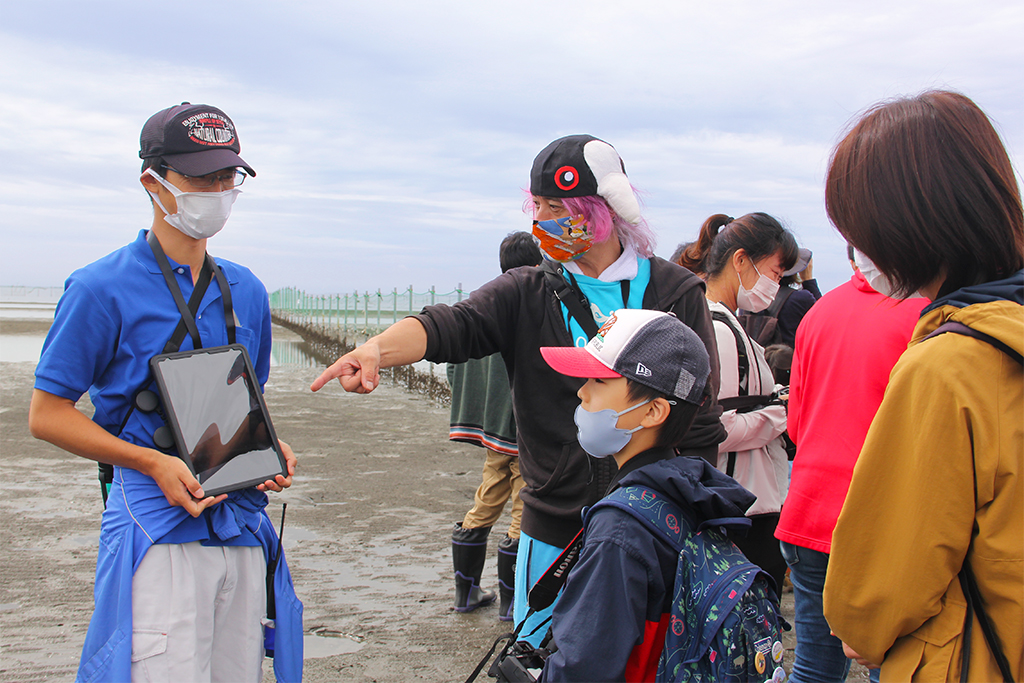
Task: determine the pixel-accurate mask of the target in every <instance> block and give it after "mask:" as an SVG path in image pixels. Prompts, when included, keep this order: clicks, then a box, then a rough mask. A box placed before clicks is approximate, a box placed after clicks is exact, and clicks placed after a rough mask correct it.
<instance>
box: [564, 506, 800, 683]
mask: <svg viewBox="0 0 1024 683" xmlns="http://www.w3.org/2000/svg"><path fill="white" fill-rule="evenodd" d="M601 507H616V508H619V509H620V510H624V511H625V512H628V513H629V514H631V515H633V516H634V517H636V518H637V519H638V520H640V522H641V523H643V524H644V526H646V527H647V528H648V529H649V530H650V531H651V533H653V534H654V535H655V536H659V537H661V538H662V539H664V540H666V541H667V542H668V544H669V545H670V546H671V547H673V548H675V549H676V550H678V551H679V560H678V562H677V564H676V579H675V586H674V589H673V598H672V612H671V616H670V621H669V628H668V631H667V633H666V634H665V645H664V650H663V651H662V653H661V659H660V661H659V662H658V674H657V679H656V680H658V681H673V682H675V681H679V682H683V681H692V682H694V683H701V682H703V681H716V682H717V681H773V682H775V683H781V682H782V681H784V680H785V678H786V673H785V671H784V670H783V669H782V656H783V652H784V647H783V645H782V632H781V629H782V628H785V629H786V630H789V628H790V627H789V624H788V623H786V621H785V619H783V618H782V616H781V615H780V613H779V599H778V597H776V594H775V589H774V588H773V585H774V581H772V579H771V577H770V576H769V575H768V574H766V573H765V572H764V571H762V570H761V568H760V567H758V566H756V565H754V564H752V563H751V562H750V561H749V560H748V559H747V558H746V557H745V556H744V555H743V553H742V552H740V550H739V548H737V547H736V545H735V544H733V542H732V541H730V540H729V539H728V538H726V536H725V534H724V533H723V532H722V531H721V530H720V527H722V526H732V525H735V524H736V523H737V522H740V523H742V524H746V520H745V519H744V518H728V519H715V520H707V521H704V522H703V523H702V524H700V526H697V525H696V524H694V521H693V519H692V517H691V516H690V515H689V514H687V513H685V512H684V511H683V510H682V509H680V508H679V507H678V506H677V505H675V504H674V503H673V502H672V501H670V500H668V498H667V497H666V496H664V495H663V494H661V493H658V492H656V491H653V490H651V489H648V488H646V487H643V486H627V487H624V488H620V489H616V490H615V491H613V492H612V493H611V494H609V495H608V496H606V497H605V498H603V499H602V500H601V501H599V502H598V503H597V504H595V505H594V506H593V507H592V508H590V511H589V512H588V513H587V517H588V518H589V517H590V515H591V514H593V512H594V510H596V509H599V508H601ZM741 520H742V522H741ZM585 524H586V522H584V525H585Z"/></svg>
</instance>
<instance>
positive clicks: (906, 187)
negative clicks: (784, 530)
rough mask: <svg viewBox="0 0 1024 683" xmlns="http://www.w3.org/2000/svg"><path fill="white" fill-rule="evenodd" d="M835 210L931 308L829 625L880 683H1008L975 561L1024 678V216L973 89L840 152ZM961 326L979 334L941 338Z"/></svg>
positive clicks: (871, 132) (893, 390)
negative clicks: (971, 583) (988, 626)
mask: <svg viewBox="0 0 1024 683" xmlns="http://www.w3.org/2000/svg"><path fill="white" fill-rule="evenodd" d="M826 207H827V210H828V214H829V217H830V219H831V220H832V222H833V223H834V224H835V225H836V227H837V228H838V229H839V231H840V232H841V233H842V234H843V236H844V237H846V239H847V240H848V241H849V242H850V243H851V244H852V245H853V246H854V247H856V248H857V249H858V250H860V251H861V252H863V253H864V254H865V255H866V256H867V257H868V258H870V259H871V260H872V261H873V262H874V263H875V265H876V266H877V268H878V271H880V273H878V274H877V276H876V277H875V278H874V281H872V282H871V285H872V286H873V287H874V288H875V289H876V290H878V291H879V292H881V293H883V294H888V295H890V296H897V297H900V298H905V297H908V296H910V295H912V294H914V293H916V292H919V293H920V294H921V295H923V296H925V297H927V298H928V299H931V300H932V301H933V303H932V304H931V305H930V306H928V307H926V308H925V309H924V311H923V312H922V314H921V318H920V320H919V322H918V324H917V327H916V329H915V331H914V335H913V338H912V340H911V342H910V346H909V348H908V350H907V351H906V352H905V353H904V354H903V356H902V357H901V359H900V360H899V362H898V363H897V364H896V367H895V368H894V369H893V372H892V376H891V379H890V382H889V387H888V389H887V390H886V393H885V398H884V400H883V402H882V405H881V407H880V408H879V410H878V413H877V415H876V416H875V419H874V421H873V422H872V425H871V429H870V431H869V432H868V436H867V440H866V441H865V443H864V447H863V450H862V452H861V455H860V458H859V459H858V461H857V465H856V468H855V469H854V473H853V480H852V482H851V485H850V491H849V494H848V496H847V498H846V502H845V504H844V506H843V510H842V513H841V514H840V516H839V522H838V524H837V525H836V528H835V531H834V532H833V536H832V554H831V557H830V559H829V567H828V575H827V579H826V582H825V594H824V597H825V617H826V618H827V620H828V623H829V625H830V627H831V628H832V630H833V631H834V632H835V634H836V635H837V636H838V637H839V638H840V639H841V640H842V641H843V642H844V644H845V646H846V648H847V654H848V655H850V656H852V657H854V658H857V659H858V660H859V661H861V662H862V663H866V664H869V665H881V668H882V670H881V680H882V681H887V680H891V681H909V680H927V681H942V680H946V681H953V680H960V672H961V668H962V667H963V666H964V664H965V661H967V662H969V666H968V672H969V673H968V676H967V680H975V681H995V680H1003V676H1004V674H1002V673H1001V672H1000V668H999V667H998V665H997V655H996V654H994V652H993V647H992V646H991V645H990V644H989V643H988V642H987V638H986V637H985V635H984V634H983V632H982V629H981V627H980V622H979V619H978V615H977V612H976V611H975V612H974V613H973V614H972V616H971V618H969V619H967V618H966V617H967V614H968V608H967V601H966V600H965V593H964V590H963V589H962V587H961V580H960V578H959V575H960V573H961V569H962V568H963V567H964V566H967V567H969V568H970V570H972V572H973V575H974V577H975V579H976V583H977V585H978V589H979V592H980V607H981V609H982V610H983V611H984V613H985V614H987V615H988V618H989V620H990V621H991V623H992V624H993V626H994V630H995V632H996V634H997V637H998V639H999V641H1000V642H999V643H998V644H997V646H996V648H997V649H999V650H1001V652H1002V655H1003V656H1004V657H1005V663H1006V665H1007V668H1008V669H1009V672H1008V673H1009V675H1010V676H1011V677H1012V679H1013V680H1021V678H1022V677H1024V372H1022V367H1021V365H1020V354H1021V352H1022V351H1024V270H1021V269H1022V267H1024V215H1022V210H1021V198H1020V191H1019V189H1018V186H1017V181H1016V179H1015V177H1014V173H1013V168H1012V165H1011V163H1010V160H1009V157H1008V156H1007V154H1006V151H1005V149H1004V147H1003V145H1002V143H1001V141H1000V139H999V136H998V134H997V133H996V131H995V129H994V128H993V127H992V124H991V122H990V121H989V120H988V118H987V117H986V116H985V114H984V113H983V112H982V111H981V110H980V109H979V108H978V107H977V105H975V104H974V102H972V101H971V100H970V99H968V98H967V97H964V96H963V95H960V94H957V93H951V92H941V91H931V92H926V93H923V94H921V95H919V96H917V97H913V98H905V99H899V100H895V101H891V102H887V103H883V104H881V105H878V106H876V107H874V108H872V109H871V110H869V111H868V112H867V114H865V115H864V116H863V117H862V118H861V119H860V120H859V121H858V122H857V123H856V125H855V126H854V127H853V129H852V130H851V131H850V132H849V134H847V136H846V137H845V138H844V139H843V141H842V142H840V143H839V145H838V146H837V147H836V149H835V151H834V153H833V157H832V162H831V164H830V168H829V173H828V179H827V182H826ZM950 322H955V323H960V325H962V326H966V327H967V328H970V329H965V328H963V327H959V328H957V329H954V330H952V331H950V332H946V331H945V330H943V332H942V333H940V334H937V335H935V336H932V337H929V335H932V334H933V333H934V332H936V330H938V329H939V327H940V326H942V325H944V324H947V323H950ZM864 333H865V334H870V330H865V331H864ZM968 334H974V335H975V336H973V337H972V336H968ZM978 335H980V336H978ZM977 609H978V605H977V604H976V605H975V610H977ZM968 633H969V634H970V637H969V642H970V645H969V647H966V648H965V647H964V643H965V642H966V641H967V640H968V638H967V634H968ZM965 650H966V654H968V655H969V659H968V660H965V658H964V655H965Z"/></svg>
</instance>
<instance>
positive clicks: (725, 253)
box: [679, 213, 798, 588]
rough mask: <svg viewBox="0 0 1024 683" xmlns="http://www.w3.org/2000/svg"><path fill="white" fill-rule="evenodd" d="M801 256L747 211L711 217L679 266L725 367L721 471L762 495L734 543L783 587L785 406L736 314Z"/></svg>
mask: <svg viewBox="0 0 1024 683" xmlns="http://www.w3.org/2000/svg"><path fill="white" fill-rule="evenodd" d="M797 255H798V249H797V244H796V240H795V239H794V238H793V235H792V234H791V233H790V232H789V231H788V230H786V229H785V228H783V227H782V226H781V225H780V224H779V222H778V221H777V220H775V219H774V218H772V217H771V216H769V215H768V214H765V213H749V214H747V215H745V216H741V217H740V218H736V219H733V218H730V217H729V216H726V215H724V214H715V215H714V216H711V217H710V218H708V219H707V220H706V221H704V225H703V226H701V229H700V235H699V236H698V237H697V240H696V241H694V242H693V243H691V244H690V245H689V246H688V247H686V248H685V249H684V250H683V253H682V255H681V256H680V257H679V264H680V265H682V266H683V267H685V268H688V269H690V270H692V271H693V272H695V273H700V274H701V276H702V277H703V278H704V279H705V281H706V283H707V298H708V304H709V308H710V309H711V316H712V318H713V320H714V327H715V337H716V340H717V344H718V356H719V362H720V365H721V387H720V389H719V392H718V400H719V403H721V404H722V408H723V409H724V412H723V413H722V425H723V426H724V427H725V430H726V432H727V434H728V436H727V437H726V440H725V441H724V442H722V443H721V444H719V446H718V469H720V470H722V471H723V472H725V473H726V474H728V475H729V476H731V477H733V478H734V479H736V481H738V482H739V483H740V484H742V485H743V487H744V488H746V489H747V490H748V491H750V492H752V493H753V494H754V495H756V496H757V500H756V501H755V502H754V504H753V505H752V506H751V507H750V509H749V510H747V516H748V517H750V518H751V522H752V527H751V530H750V533H749V534H748V535H747V536H746V538H741V539H738V540H737V545H738V546H739V547H740V549H741V550H742V551H743V553H744V554H745V555H746V556H747V558H748V559H749V560H750V561H751V562H753V563H754V564H757V565H758V566H760V567H761V568H762V569H764V570H765V571H766V572H768V573H769V574H771V575H772V578H774V579H775V583H776V585H777V586H778V587H780V588H781V586H782V579H783V577H784V576H785V574H786V562H785V560H783V558H782V553H781V551H780V550H779V543H778V541H776V540H775V526H776V524H778V522H779V512H780V511H781V510H782V501H783V500H784V499H785V497H786V489H787V488H788V475H789V467H788V465H789V462H788V458H787V455H786V447H785V443H784V442H783V439H782V433H783V432H784V431H785V430H786V408H785V406H784V405H781V404H780V403H779V401H778V400H775V399H773V398H772V395H773V392H774V391H775V380H774V378H773V377H772V371H771V368H769V367H768V363H767V361H765V358H764V349H763V348H761V346H759V345H758V344H757V343H756V342H755V341H753V340H752V339H751V338H750V337H749V336H748V335H747V333H746V332H744V330H743V326H742V325H740V323H739V321H738V320H737V319H736V311H737V310H738V309H740V308H742V309H743V310H744V311H750V312H755V313H756V312H758V311H762V310H764V309H765V308H767V307H768V306H769V305H770V304H771V302H772V301H773V300H774V299H775V294H776V293H777V292H778V290H779V281H780V280H781V279H782V275H783V273H785V272H786V271H787V270H788V269H789V268H791V267H792V266H793V264H794V263H796V260H797ZM745 397H752V398H749V399H747V398H745ZM757 397H762V398H761V399H760V400H758V398H757Z"/></svg>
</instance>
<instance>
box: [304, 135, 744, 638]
mask: <svg viewBox="0 0 1024 683" xmlns="http://www.w3.org/2000/svg"><path fill="white" fill-rule="evenodd" d="M530 194H531V200H530V204H531V205H532V207H533V218H534V222H533V235H534V237H535V238H536V239H537V241H538V243H539V245H540V248H541V252H542V253H543V255H544V257H545V263H543V264H542V265H541V266H538V267H523V268H514V269H512V270H510V271H508V272H507V273H503V274H502V275H500V276H499V277H497V278H496V279H494V280H492V281H491V282H489V283H487V284H485V285H484V286H483V287H481V288H480V289H478V290H476V291H475V292H473V293H472V294H471V295H470V296H469V297H468V298H467V299H465V300H464V301H461V302H459V303H457V304H455V305H454V306H444V305H440V306H428V307H426V308H424V309H423V311H422V312H421V313H420V314H419V315H416V316H411V317H409V318H406V319H404V320H401V321H399V322H398V323H396V324H395V325H393V326H391V328H389V329H388V330H386V331H385V332H383V333H382V334H380V335H377V336H376V337H372V338H370V339H369V340H367V342H366V343H365V344H363V345H362V346H360V347H359V348H357V349H355V350H354V351H352V352H350V353H348V354H346V355H345V356H342V357H341V358H340V359H338V361H337V362H335V363H334V364H333V365H331V366H330V367H329V368H327V370H325V371H324V373H323V374H322V375H320V377H318V378H317V379H316V380H315V381H314V382H313V384H312V386H311V387H310V388H311V389H312V390H313V391H317V390H319V389H320V388H321V387H323V386H324V385H325V384H327V383H328V382H329V381H331V380H332V379H338V380H339V382H340V383H341V385H342V387H344V388H345V389H346V390H347V391H354V392H357V393H369V392H371V391H373V390H374V389H375V388H376V386H377V384H378V382H379V377H380V375H379V370H380V368H387V367H393V366H396V365H405V364H408V363H414V362H416V361H418V360H421V359H424V358H426V359H427V360H430V361H432V362H435V363H444V362H448V363H460V362H463V361H465V360H468V359H469V358H481V357H483V356H487V355H490V354H492V353H501V354H502V357H503V358H504V360H505V366H506V369H507V370H508V373H509V379H510V384H511V387H512V402H513V407H514V410H515V416H516V426H517V440H518V447H519V469H520V473H521V474H522V477H523V481H524V486H523V488H522V490H521V492H520V497H521V498H522V501H523V513H522V523H521V536H520V542H519V551H518V556H517V560H516V585H515V606H514V610H513V611H514V618H515V622H516V624H517V625H521V626H522V633H523V634H524V639H525V640H529V641H530V642H532V643H533V644H534V645H537V644H539V642H540V641H541V639H542V638H543V637H544V634H545V630H546V629H543V628H542V627H543V626H544V625H545V624H546V621H547V619H546V617H547V614H549V613H550V609H551V607H550V606H549V607H548V608H547V609H546V610H543V611H542V612H539V613H534V614H532V615H531V616H530V618H529V620H526V617H527V612H528V608H527V595H528V593H529V589H530V587H532V585H533V584H534V583H535V582H536V581H537V580H538V579H539V578H540V576H541V574H542V573H543V572H544V570H546V569H547V568H548V566H549V565H550V564H551V563H552V562H553V561H554V559H555V558H557V557H558V555H559V554H560V553H561V551H562V550H563V549H564V548H565V547H567V546H568V545H569V543H570V542H571V541H572V539H573V538H574V537H575V536H576V535H577V534H578V533H579V532H580V529H581V528H582V520H581V514H580V513H581V511H582V509H583V508H584V507H586V506H589V505H593V504H594V503H596V502H597V501H598V500H600V499H601V498H602V497H603V496H604V495H605V493H606V489H607V488H608V486H609V484H610V483H611V482H612V480H613V477H614V474H615V470H616V467H615V462H614V460H613V459H612V458H606V457H597V456H595V455H593V454H590V453H588V452H587V451H586V450H585V449H584V448H583V447H582V446H581V445H580V444H579V442H578V441H577V438H576V424H575V422H574V421H573V412H574V410H575V409H576V406H577V405H578V403H579V401H578V399H577V397H576V392H577V390H578V389H579V388H580V386H581V385H582V384H583V382H582V380H580V379H577V378H572V377H567V376H565V375H562V374H560V373H558V372H555V371H554V370H553V369H552V368H551V367H550V366H549V365H548V364H547V363H546V362H545V361H544V359H543V357H542V356H541V353H540V348H541V347H542V346H584V345H585V344H586V343H587V341H588V340H589V339H590V338H591V337H593V336H594V335H595V334H596V333H597V330H598V328H599V327H600V326H601V325H602V324H604V322H605V321H606V320H608V318H609V317H610V316H611V314H612V312H613V311H615V310H617V309H621V308H647V309H653V310H661V311H667V312H671V313H673V314H674V315H675V316H676V317H677V318H679V320H681V321H683V322H684V323H685V324H686V325H687V326H688V327H690V328H691V329H692V330H694V331H695V332H696V333H697V334H698V336H700V338H701V340H702V341H703V342H704V344H705V346H706V347H707V350H708V354H709V356H710V357H711V368H712V371H711V377H710V380H709V383H710V384H711V388H710V390H709V393H710V395H711V396H717V395H718V353H717V351H716V346H715V335H714V331H713V328H712V325H711V316H710V314H709V313H708V305H707V302H706V300H705V299H704V283H703V281H702V280H701V279H700V278H698V277H697V276H696V275H694V274H693V273H691V272H690V271H688V270H686V269H685V268H682V267H680V266H677V265H675V264H672V263H669V262H668V261H665V260H664V259H660V258H658V257H656V256H654V255H653V248H654V241H655V240H654V236H653V233H652V232H651V230H650V228H649V227H648V226H647V224H646V223H645V222H644V220H643V218H642V216H641V213H640V205H639V202H638V201H637V198H636V194H635V192H634V191H633V188H632V186H631V185H630V182H629V179H628V178H627V177H626V171H625V165H624V164H623V163H622V159H621V158H620V157H619V154H618V152H617V151H616V150H615V148H614V147H612V146H611V145H609V144H608V143H607V142H605V141H603V140H599V139H598V138H595V137H593V136H591V135H570V136H567V137H563V138H559V139H558V140H555V141H554V142H552V143H551V144H549V145H548V146H547V147H545V148H544V149H543V150H542V151H541V152H540V154H538V155H537V157H536V159H535V160H534V163H533V169H532V171H531V174H530ZM720 415H721V409H720V408H719V407H718V405H717V403H715V402H714V401H713V400H711V401H708V402H707V403H706V404H705V405H703V406H702V407H701V408H700V410H699V412H698V413H697V416H696V419H695V421H694V425H693V427H692V428H691V431H690V434H689V438H688V439H687V441H686V444H685V448H684V450H682V451H681V453H682V454H683V455H690V456H701V457H704V458H705V459H707V460H709V461H711V462H713V460H712V459H713V458H715V457H717V452H718V443H719V442H720V441H722V440H723V439H724V438H725V432H724V430H723V428H722V425H721V422H720V420H719V416H720ZM524 621H525V624H524Z"/></svg>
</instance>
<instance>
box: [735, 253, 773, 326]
mask: <svg viewBox="0 0 1024 683" xmlns="http://www.w3.org/2000/svg"><path fill="white" fill-rule="evenodd" d="M750 265H752V266H754V262H753V261H751V262H750ZM754 272H755V273H757V282H755V283H754V287H753V288H752V289H747V288H746V287H744V286H743V278H741V277H740V273H739V271H736V277H737V279H739V281H740V288H739V291H738V292H736V305H737V306H739V307H740V308H742V309H743V310H744V311H748V312H750V313H760V312H761V311H763V310H764V309H766V308H768V307H769V306H771V305H772V302H773V301H775V295H776V294H778V293H779V283H778V282H776V281H775V280H772V279H771V278H769V277H765V276H764V275H761V271H759V270H758V269H757V266H754Z"/></svg>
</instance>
